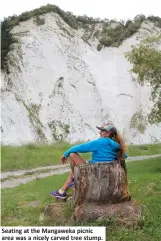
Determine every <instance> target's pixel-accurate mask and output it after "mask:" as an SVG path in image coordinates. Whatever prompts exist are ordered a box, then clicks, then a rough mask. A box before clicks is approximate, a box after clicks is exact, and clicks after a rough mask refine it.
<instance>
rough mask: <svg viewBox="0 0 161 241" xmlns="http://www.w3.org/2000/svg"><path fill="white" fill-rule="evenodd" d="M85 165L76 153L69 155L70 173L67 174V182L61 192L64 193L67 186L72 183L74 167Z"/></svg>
mask: <svg viewBox="0 0 161 241" xmlns="http://www.w3.org/2000/svg"><path fill="white" fill-rule="evenodd" d="M84 163H86V162H85V160H84V159H83V158H82V157H81V156H80V155H79V154H77V153H71V154H70V166H71V170H72V172H71V173H70V174H69V176H68V178H67V180H66V181H65V183H64V185H63V186H62V188H61V190H62V191H64V192H65V191H66V190H67V189H68V186H69V184H70V183H71V181H72V177H73V176H74V167H75V166H77V165H81V164H84Z"/></svg>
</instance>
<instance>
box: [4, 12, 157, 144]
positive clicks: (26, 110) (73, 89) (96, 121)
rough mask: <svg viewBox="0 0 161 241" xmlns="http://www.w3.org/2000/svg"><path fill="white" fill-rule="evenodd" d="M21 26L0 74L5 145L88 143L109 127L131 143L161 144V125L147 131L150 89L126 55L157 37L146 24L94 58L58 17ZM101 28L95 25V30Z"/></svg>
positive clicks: (15, 31)
mask: <svg viewBox="0 0 161 241" xmlns="http://www.w3.org/2000/svg"><path fill="white" fill-rule="evenodd" d="M41 17H42V18H43V19H44V21H45V23H44V24H43V25H40V26H37V25H36V24H35V22H34V20H33V19H30V20H28V21H25V22H21V23H20V24H19V25H18V26H16V27H14V28H13V30H12V33H13V34H14V36H15V37H16V38H17V39H18V43H17V44H14V46H13V48H12V50H11V51H10V52H9V55H8V61H9V66H10V74H8V75H7V74H6V73H2V87H1V99H2V113H1V115H2V119H1V122H2V126H1V134H2V144H4V145H6V144H7V145H8V144H15V145H20V144H24V143H29V142H46V143H51V142H55V141H60V140H64V141H69V142H75V141H78V140H84V141H86V140H89V139H92V138H97V137H98V131H97V129H96V128H95V127H96V125H100V124H101V123H104V122H109V121H110V122H111V121H112V122H113V123H114V124H115V125H116V126H117V128H118V129H119V130H120V132H121V133H123V135H124V137H125V139H126V140H127V141H128V142H131V143H149V142H154V141H161V125H150V124H149V123H148V122H147V118H146V116H147V113H148V112H149V111H150V109H151V107H152V105H153V103H152V102H150V100H149V98H150V87H148V86H144V87H141V86H140V85H139V84H138V83H137V82H136V81H135V78H134V76H132V74H131V73H130V68H131V66H130V64H129V63H128V61H127V60H126V59H125V56H124V54H125V53H126V52H127V51H129V50H130V49H131V46H132V45H136V44H138V43H139V42H140V40H141V39H142V38H143V37H145V36H146V37H147V36H148V35H150V34H151V33H152V32H153V33H155V32H158V31H161V30H160V29H157V28H156V27H154V26H153V24H152V23H150V22H147V21H146V22H144V23H143V24H142V26H141V28H140V30H139V32H138V33H136V34H135V35H133V36H132V37H131V38H129V39H127V40H125V41H124V42H123V44H122V45H121V46H120V47H119V48H115V47H110V48H103V49H102V50H101V51H97V49H96V45H97V41H98V40H97V39H96V38H95V37H91V38H90V39H89V43H88V42H86V41H84V40H83V38H82V36H83V35H84V34H85V32H83V30H74V29H72V28H71V27H70V26H69V25H67V24H66V23H65V22H64V21H63V20H62V19H61V17H60V16H59V15H57V14H56V13H49V14H45V15H42V16H41ZM97 27H98V28H99V25H98V26H97Z"/></svg>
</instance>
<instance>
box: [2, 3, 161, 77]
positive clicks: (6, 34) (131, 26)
mask: <svg viewBox="0 0 161 241" xmlns="http://www.w3.org/2000/svg"><path fill="white" fill-rule="evenodd" d="M50 12H54V13H57V14H58V15H59V16H60V17H61V18H62V19H63V20H64V21H65V22H66V23H67V24H68V25H69V26H70V27H71V28H73V29H79V28H84V29H86V30H87V31H89V32H90V33H91V34H92V35H93V36H95V37H96V38H98V40H99V42H100V44H99V45H98V46H97V49H98V50H101V48H102V46H105V47H107V46H113V47H119V45H120V44H121V43H122V42H123V41H124V40H125V39H126V38H129V37H130V36H132V35H133V34H134V33H136V32H137V31H138V29H139V28H140V25H141V23H142V22H143V21H145V20H150V21H152V22H153V23H154V24H155V25H156V26H157V27H160V28H161V18H159V17H155V16H149V17H147V18H146V17H145V16H144V15H137V16H136V17H135V18H134V19H133V20H127V21H126V22H124V21H119V22H118V21H116V20H109V19H102V20H101V19H100V18H92V17H88V16H86V15H84V16H76V15H74V14H73V13H71V12H65V11H63V10H61V9H60V8H59V7H57V6H55V5H51V4H48V5H46V6H42V7H40V8H37V9H34V10H32V11H27V12H24V13H22V14H21V15H19V16H17V15H13V16H10V17H8V18H5V19H4V20H3V21H2V22H1V39H2V41H1V42H2V45H1V52H2V55H1V63H2V64H1V69H3V70H5V71H6V72H7V73H9V69H8V67H7V55H8V52H9V51H10V49H11V47H12V44H13V43H16V41H17V40H16V38H14V36H13V35H12V33H11V30H12V28H13V27H14V26H16V25H18V24H19V23H20V22H23V21H26V20H29V19H31V18H34V21H35V23H36V24H37V25H43V24H44V20H43V19H41V18H40V16H41V15H43V14H46V13H50ZM96 24H101V26H102V28H101V30H98V29H95V28H94V27H95V25H96ZM112 24H113V25H114V26H115V27H113V26H112ZM85 40H87V39H85Z"/></svg>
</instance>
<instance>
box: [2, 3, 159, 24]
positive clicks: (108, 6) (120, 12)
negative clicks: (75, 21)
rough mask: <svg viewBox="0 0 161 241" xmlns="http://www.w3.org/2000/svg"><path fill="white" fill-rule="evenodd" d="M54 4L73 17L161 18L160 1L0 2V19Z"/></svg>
mask: <svg viewBox="0 0 161 241" xmlns="http://www.w3.org/2000/svg"><path fill="white" fill-rule="evenodd" d="M48 3H50V4H55V5H57V6H59V7H60V8H61V9H62V10H64V11H70V12H72V13H73V14H75V15H84V14H86V15H87V16H89V17H99V18H101V19H103V18H108V19H117V20H121V19H122V20H127V19H133V18H134V17H135V16H136V15H137V14H144V15H145V16H149V15H154V16H159V17H161V0H132V1H131V0H109V1H108V0H48V1H46V0H37V1H36V0H35V1H34V0H25V1H24V0H1V8H0V19H1V20H3V18H4V17H8V16H12V15H14V14H17V15H19V14H21V13H22V12H25V11H30V10H33V9H35V8H38V7H40V6H43V5H46V4H48Z"/></svg>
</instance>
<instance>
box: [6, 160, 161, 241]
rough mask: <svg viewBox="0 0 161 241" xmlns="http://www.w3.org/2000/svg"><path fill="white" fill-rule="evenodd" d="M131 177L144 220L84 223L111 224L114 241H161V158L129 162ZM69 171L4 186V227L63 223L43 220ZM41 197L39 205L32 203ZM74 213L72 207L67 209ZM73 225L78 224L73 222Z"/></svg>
mask: <svg viewBox="0 0 161 241" xmlns="http://www.w3.org/2000/svg"><path fill="white" fill-rule="evenodd" d="M127 169H128V180H129V187H130V192H131V195H132V198H133V199H135V200H137V202H139V203H140V204H141V206H142V209H143V215H142V221H141V222H140V224H139V226H138V227H133V228H132V227H131V228H127V227H119V226H116V225H115V223H114V222H112V223H110V222H109V220H106V221H105V220H104V221H99V222H92V223H84V224H83V225H87V226H89V225H92V226H97V225H103V226H105V225H106V226H107V227H108V229H107V230H108V231H107V240H110V241H151V240H153V241H160V240H161V158H160V157H159V158H153V159H149V160H144V161H137V162H132V163H127ZM66 177H67V174H65V175H61V176H53V177H48V178H44V179H41V180H35V181H32V182H30V183H28V184H26V185H21V186H19V187H17V188H13V189H2V200H1V201H2V209H1V212H2V215H1V220H2V226H19V225H20V226H43V225H47V226H55V225H57V226H59V225H60V226H63V225H68V226H70V225H69V223H64V222H65V220H66V219H65V218H64V219H61V220H59V219H55V220H54V221H52V222H48V223H40V222H39V216H40V213H41V212H42V210H43V208H44V207H45V206H46V204H48V203H52V202H53V201H54V200H53V199H52V197H50V196H49V193H50V191H51V190H54V189H56V188H58V187H60V186H61V185H62V184H63V182H64V181H65V179H66ZM37 200H39V202H40V203H39V205H38V206H36V207H31V206H29V204H30V202H33V201H37ZM66 214H67V215H68V217H69V215H70V208H69V209H68V210H66ZM72 225H75V224H74V223H72Z"/></svg>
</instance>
